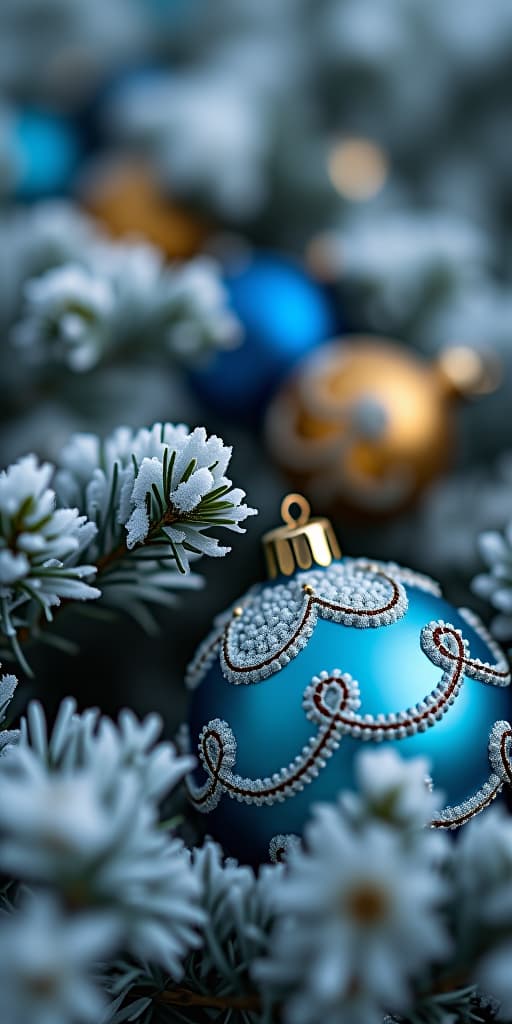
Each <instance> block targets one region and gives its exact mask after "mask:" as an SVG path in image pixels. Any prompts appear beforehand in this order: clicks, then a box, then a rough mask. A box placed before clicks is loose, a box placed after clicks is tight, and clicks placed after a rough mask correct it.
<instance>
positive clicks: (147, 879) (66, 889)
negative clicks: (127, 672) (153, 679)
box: [0, 701, 203, 977]
mask: <svg viewBox="0 0 512 1024" xmlns="http://www.w3.org/2000/svg"><path fill="white" fill-rule="evenodd" d="M73 712H74V705H73V703H72V702H69V701H68V702H66V703H65V704H64V705H63V707H62V708H61V712H60V714H59V716H58V718H57V722H56V725H55V729H54V733H53V735H52V737H51V739H50V741H48V740H47V737H46V727H45V722H44V715H43V713H42V711H41V709H40V708H39V707H38V706H37V705H33V706H31V708H30V711H29V728H27V725H26V724H25V725H24V726H23V735H22V740H21V743H20V744H19V746H17V747H12V748H10V749H9V752H8V755H7V756H5V757H4V758H3V759H2V761H1V765H0V788H1V790H2V794H3V796H2V802H1V807H0V829H1V840H0V865H2V867H3V868H4V869H5V870H6V871H9V872H11V873H12V874H13V875H14V876H15V877H17V878H21V879H26V880H29V881H31V882H37V883H44V884H45V885H50V886H52V887H53V889H55V890H60V891H62V893H63V894H64V896H65V897H66V899H67V901H68V902H71V903H72V904H73V905H78V906H83V907H93V906H99V907H103V908H104V909H107V910H108V911H109V912H110V913H111V915H112V917H113V919H114V920H115V921H116V922H117V924H118V927H119V932H120V936H121V941H122V943H123V948H124V949H126V950H127V951H128V952H131V953H132V954H133V955H134V956H138V957H140V958H141V959H146V958H148V957H149V958H152V959H153V960H154V961H155V962H156V963H159V964H161V965H162V966H165V967H166V969H167V970H168V971H169V972H170V973H171V974H172V975H173V976H174V977H179V975H180V973H181V970H182V959H183V956H184V954H185V953H186V952H187V950H188V949H189V948H190V947H192V946H194V945H196V944H197V942H198V937H197V927H198V925H200V924H201V922H202V917H203V915H202V913H201V911H200V908H199V905H198V901H199V896H200V888H199V884H198V881H197V878H196V876H195V874H194V872H193V871H192V869H191V866H190V859H189V856H188V854H187V851H186V850H185V849H184V847H183V845H182V843H181V842H180V841H179V840H177V839H175V838H173V837H169V836H168V835H167V834H166V832H165V831H163V830H161V829H160V828H159V827H158V814H157V806H156V800H160V799H161V798H162V797H163V795H164V794H165V793H166V792H168V790H169V789H170V788H171V787H174V786H175V785H176V784H177V782H179V781H180V780H181V778H182V777H183V775H184V774H185V773H186V772H187V771H189V770H190V767H191V761H190V759H188V758H178V757H177V756H176V755H175V753H174V749H173V748H172V747H170V745H168V744H163V745H160V746H158V747H156V748H155V749H152V748H153V743H154V740H155V738H156V735H157V733H158V731H159V726H160V722H159V720H158V719H157V717H153V716H151V717H150V718H149V719H147V720H146V722H144V723H142V724H141V725H138V724H137V723H136V722H135V719H134V717H133V716H132V715H131V714H129V713H124V714H123V716H122V723H123V724H122V726H121V729H120V730H119V732H118V731H117V730H116V729H115V727H114V725H113V724H112V723H110V724H107V723H106V721H105V720H104V719H101V720H100V721H99V722H98V720H97V714H96V713H94V712H85V713H84V715H82V716H77V717H75V716H74V714H73Z"/></svg>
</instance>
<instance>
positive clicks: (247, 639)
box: [187, 558, 440, 687]
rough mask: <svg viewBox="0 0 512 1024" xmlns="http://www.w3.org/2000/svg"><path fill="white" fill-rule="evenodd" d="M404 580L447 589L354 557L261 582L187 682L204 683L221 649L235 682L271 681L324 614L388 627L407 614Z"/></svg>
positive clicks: (209, 641) (220, 625)
mask: <svg viewBox="0 0 512 1024" xmlns="http://www.w3.org/2000/svg"><path fill="white" fill-rule="evenodd" d="M404 583H405V584H410V585H414V586H417V587H420V588H421V589H423V590H427V591H428V592H429V593H432V594H434V595H436V596H437V595H439V593H440V590H439V586H438V584H437V583H435V582H434V581H433V580H430V579H429V578H428V577H427V576H423V575H421V574H419V573H414V572H412V571H411V570H407V569H401V568H399V567H398V566H397V565H394V564H389V565H386V564H382V563H377V562H375V563H374V562H371V563H369V562H367V561H364V560H362V559H349V558H347V559H343V560H342V561H340V562H334V563H333V564H332V565H330V566H329V567H328V568H327V569H325V570H323V571H322V570H311V571H308V572H302V573H297V574H296V575H295V576H294V577H293V578H292V579H290V580H287V581H286V582H283V583H278V584H274V585H273V586H270V585H267V586H263V587H255V588H254V589H253V591H252V592H251V591H250V592H249V594H248V595H247V597H246V598H245V599H244V602H243V604H241V605H239V606H237V607H235V608H234V610H233V612H232V613H231V615H229V616H225V617H224V618H223V620H222V622H221V621H220V620H217V622H216V624H215V627H214V629H213V631H212V632H211V633H210V635H209V636H208V637H207V638H206V640H205V641H204V642H203V643H202V644H201V646H200V647H199V649H198V651H197V654H196V656H195V658H194V660H193V662H192V663H191V665H190V666H189V669H188V672H187V684H188V685H189V686H190V687H195V686H198V685H199V683H200V682H201V681H202V679H203V678H204V676H205V675H206V672H207V671H208V669H209V668H210V666H211V665H212V664H213V661H214V660H215V657H216V655H217V653H219V655H220V664H221V668H222V671H223V673H224V675H225V677H226V678H227V679H228V680H229V681H230V682H232V683H235V684H238V683H257V682H260V681H261V680H262V679H266V678H267V677H268V676H270V675H272V674H273V673H274V672H278V671H279V670H280V669H281V668H283V667H284V666H285V665H287V664H288V662H289V661H291V660H292V658H295V657H296V655H297V654H298V653H299V651H301V650H302V649H303V647H305V645H306V644H307V642H308V640H309V638H310V636H311V635H312V633H313V630H314V628H315V625H316V622H317V621H318V617H319V616H320V617H321V618H323V619H330V620H331V621H333V622H338V623H340V624H342V625H345V626H356V627H357V628H358V629H367V628H370V627H379V626H388V625H390V624H391V623H393V622H396V621H397V620H398V619H400V618H402V616H403V615H405V613H406V611H407V606H408V602H407V595H406V592H405V587H404Z"/></svg>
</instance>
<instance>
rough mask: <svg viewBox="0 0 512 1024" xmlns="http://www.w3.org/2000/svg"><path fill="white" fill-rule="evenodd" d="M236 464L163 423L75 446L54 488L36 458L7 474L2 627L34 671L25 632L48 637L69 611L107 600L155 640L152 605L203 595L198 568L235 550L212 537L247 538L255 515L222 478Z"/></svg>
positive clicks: (0, 539) (2, 482)
mask: <svg viewBox="0 0 512 1024" xmlns="http://www.w3.org/2000/svg"><path fill="white" fill-rule="evenodd" d="M230 458H231V448H229V447H227V446H226V445H224V443H223V442H222V440H221V439H220V438H218V437H215V436H212V437H208V436H207V434H206V431H205V430H204V428H202V427H197V428H196V429H195V430H193V431H192V432H190V431H189V430H188V428H187V427H185V426H183V425H180V426H172V425H171V424H169V423H165V424H160V423H156V424H155V425H154V426H153V427H152V428H151V429H149V430H147V429H141V430H138V431H133V430H130V429H129V428H119V429H118V430H116V431H114V433H113V434H111V435H110V436H109V437H107V438H106V440H105V441H103V442H102V441H100V439H99V438H98V437H97V436H96V435H93V434H78V435H76V436H74V437H73V438H72V439H71V440H70V442H69V444H68V445H67V446H66V447H65V448H64V450H63V452H62V455H61V458H60V460H59V469H58V471H57V473H56V474H55V476H54V477H53V473H54V468H53V467H52V466H51V465H50V464H48V463H44V464H42V465H39V464H38V462H37V460H36V459H35V457H34V456H27V457H26V458H23V459H21V460H20V461H19V462H18V463H16V464H15V465H13V466H11V467H9V469H8V470H6V471H5V472H4V473H2V474H1V475H0V608H1V620H0V622H1V626H2V632H3V633H4V636H5V637H6V639H7V640H8V641H9V643H10V644H11V646H12V648H13V650H14V653H15V654H16V656H17V657H18V658H19V659H20V661H22V663H23V665H24V667H25V669H26V670H27V669H28V666H27V664H26V661H25V660H24V658H23V654H22V651H21V648H20V644H19V633H20V631H22V634H23V636H24V637H25V638H30V637H31V636H34V635H40V636H43V635H44V634H43V633H42V632H41V619H46V620H51V619H52V615H53V610H54V608H55V607H56V606H58V605H59V604H61V603H62V602H63V601H66V602H73V601H88V600H91V599H94V598H99V597H101V596H103V598H104V601H105V602H107V603H108V604H109V605H110V606H112V607H115V608H118V609H122V610H123V611H125V612H127V613H129V614H131V615H132V616H133V617H134V618H136V619H137V620H138V621H139V623H140V624H141V625H142V626H143V627H144V628H146V629H148V630H151V629H153V628H154V620H153V618H152V616H151V614H150V612H149V610H148V607H147V605H148V604H150V603H156V604H159V605H170V604H173V603H174V602H175V599H176V598H175V591H176V590H179V589H182V588H183V587H188V588H190V587H197V586H200V585H201V582H202V581H201V578H200V577H198V576H197V575H196V574H194V573H192V572H191V571H190V564H191V562H192V561H194V560H196V559H197V558H199V557H200V556H201V555H209V556H214V557H218V556H222V555H225V554H226V553H227V552H228V551H229V550H230V549H229V548H228V547H225V546H221V545H220V544H219V541H218V539H217V537H215V536H212V531H213V530H215V529H216V528H217V527H223V528H224V529H228V530H231V531H235V532H238V533H242V532H243V527H242V526H241V523H243V522H244V520H245V519H246V518H247V517H248V516H250V515H253V514H254V512H255V510H254V509H251V508H248V506H247V505H246V504H244V501H243V499H244V497H245V494H244V492H243V491H241V490H240V489H239V488H236V487H233V486H232V484H231V481H230V480H229V479H228V478H227V477H226V475H225V473H226V470H227V468H228V465H229V461H230ZM50 483H52V484H53V486H54V487H55V491H54V490H53V489H52V487H51V486H49V485H50ZM93 581H94V584H95V585H94V586H93V585H92V582H93Z"/></svg>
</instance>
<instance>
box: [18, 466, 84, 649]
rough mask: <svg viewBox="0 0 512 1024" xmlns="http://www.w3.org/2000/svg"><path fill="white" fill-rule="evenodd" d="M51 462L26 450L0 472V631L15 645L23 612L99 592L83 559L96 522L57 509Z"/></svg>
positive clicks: (69, 510) (47, 609) (49, 608)
mask: <svg viewBox="0 0 512 1024" xmlns="http://www.w3.org/2000/svg"><path fill="white" fill-rule="evenodd" d="M52 473H53V467H52V466H51V465H50V464H49V463H43V464H39V463H38V461H37V459H36V458H35V456H33V455H28V456H26V457H25V458H22V459H20V460H19V461H18V462H17V463H15V464H14V465H12V466H10V467H9V468H8V469H7V470H5V471H4V472H2V473H0V607H1V625H2V631H3V632H4V634H5V635H6V636H7V637H8V638H9V640H10V641H11V643H12V644H13V646H14V648H15V650H19V648H18V644H17V636H16V634H17V629H18V626H19V624H20V623H23V624H25V623H26V619H24V618H23V615H24V614H25V613H26V612H27V611H28V612H29V614H41V613H42V614H43V616H44V617H45V618H46V619H47V620H51V618H52V609H53V608H54V607H55V606H56V605H59V604H60V603H61V601H62V600H63V599H65V600H72V601H90V600H92V599H94V598H97V597H99V596H100V591H99V590H98V589H97V588H96V587H94V586H92V585H91V581H92V580H93V579H94V576H95V575H96V567H95V566H94V565H91V564H87V562H86V561H85V560H84V559H83V557H82V555H83V552H84V551H85V549H86V548H87V547H88V545H89V544H90V542H91V540H92V538H93V536H94V534H95V533H96V526H95V525H94V523H91V522H88V521H87V517H86V516H81V515H79V513H78V510H77V509H76V508H57V507H56V495H55V492H54V491H53V490H52V488H51V487H50V486H48V485H49V483H50V480H51V477H52Z"/></svg>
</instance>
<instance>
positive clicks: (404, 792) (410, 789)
mask: <svg viewBox="0 0 512 1024" xmlns="http://www.w3.org/2000/svg"><path fill="white" fill-rule="evenodd" d="M429 771H430V769H429V764H428V762H427V761H425V760H424V759H423V758H420V757H418V758H413V759H411V760H406V759H405V758H403V757H400V755H399V754H398V753H397V752H396V750H394V749H393V748H392V747H387V748H385V749H383V750H378V751H371V752H369V751H363V752H362V753H360V754H359V755H358V758H357V761H356V782H357V794H354V793H350V792H347V793H344V794H343V795H342V797H341V803H342V806H343V808H344V809H345V810H346V811H347V812H348V813H349V814H350V815H351V816H353V817H354V818H355V820H356V821H358V820H359V821H361V820H363V821H364V820H365V819H367V818H368V815H370V816H371V817H373V818H376V819H381V820H382V821H384V822H388V823H389V824H392V825H394V826H395V827H397V828H399V829H402V830H403V832H404V835H405V836H407V837H410V835H411V834H414V833H419V834H420V836H421V840H422V841H423V842H424V839H425V837H424V836H423V835H421V832H420V830H421V829H423V828H424V827H425V826H428V825H430V823H431V821H432V818H433V817H434V812H435V811H436V809H437V808H438V807H439V805H440V803H441V802H442V798H441V795H440V793H439V792H438V791H436V792H434V791H433V788H432V786H431V784H430V783H429V778H430V775H429Z"/></svg>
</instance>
